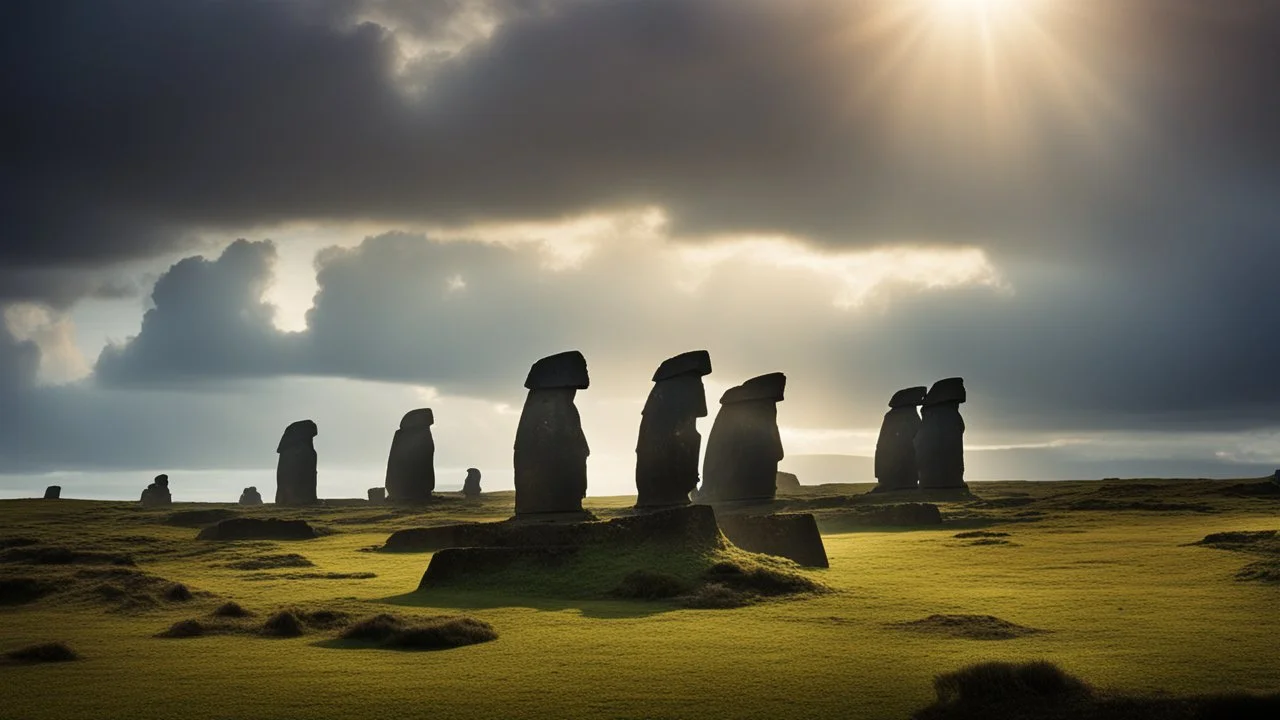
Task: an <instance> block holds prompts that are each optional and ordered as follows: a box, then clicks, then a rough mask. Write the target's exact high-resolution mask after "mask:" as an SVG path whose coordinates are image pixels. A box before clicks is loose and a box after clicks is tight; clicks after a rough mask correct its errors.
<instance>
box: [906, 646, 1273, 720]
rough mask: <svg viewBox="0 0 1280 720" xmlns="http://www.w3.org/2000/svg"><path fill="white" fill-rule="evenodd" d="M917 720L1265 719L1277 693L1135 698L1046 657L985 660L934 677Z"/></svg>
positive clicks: (1268, 716) (1270, 716)
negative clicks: (1100, 686)
mask: <svg viewBox="0 0 1280 720" xmlns="http://www.w3.org/2000/svg"><path fill="white" fill-rule="evenodd" d="M934 691H935V693H936V694H937V701H936V702H934V704H932V705H930V706H929V707H927V708H924V709H922V710H920V711H919V712H917V713H916V714H915V715H913V716H912V717H913V718H914V719H915V720H988V719H991V718H1000V719H1002V720H1068V719H1070V720H1227V719H1228V718H1230V719H1232V720H1254V719H1255V718H1256V719H1257V720H1262V718H1267V719H1268V720H1270V719H1272V718H1276V717H1280V694H1278V695H1247V694H1223V695H1198V696H1191V697H1181V698H1178V697H1139V696H1125V695H1120V694H1116V693H1108V692H1104V691H1099V690H1096V689H1094V688H1093V687H1091V686H1089V685H1088V684H1087V683H1085V682H1084V681H1082V680H1080V679H1079V678H1076V677H1075V676H1073V675H1070V674H1068V673H1066V672H1064V671H1063V670H1062V669H1061V668H1059V667H1058V666H1057V665H1055V664H1053V663H1051V662H1047V661H1042V660H1041V661H1034V662H1025V663H1007V662H986V663H979V664H977V665H970V666H968V667H965V668H961V669H960V670H957V671H955V672H950V673H946V674H943V675H939V676H938V677H937V678H935V680H934Z"/></svg>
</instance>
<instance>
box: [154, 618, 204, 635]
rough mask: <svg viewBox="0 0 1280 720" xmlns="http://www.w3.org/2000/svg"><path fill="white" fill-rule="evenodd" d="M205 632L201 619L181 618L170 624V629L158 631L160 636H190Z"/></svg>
mask: <svg viewBox="0 0 1280 720" xmlns="http://www.w3.org/2000/svg"><path fill="white" fill-rule="evenodd" d="M204 634H205V627H204V625H201V624H200V621H199V620H179V621H178V622H176V623H174V624H172V625H170V626H169V629H168V630H165V631H164V632H159V633H156V637H158V638H190V637H199V636H201V635H204Z"/></svg>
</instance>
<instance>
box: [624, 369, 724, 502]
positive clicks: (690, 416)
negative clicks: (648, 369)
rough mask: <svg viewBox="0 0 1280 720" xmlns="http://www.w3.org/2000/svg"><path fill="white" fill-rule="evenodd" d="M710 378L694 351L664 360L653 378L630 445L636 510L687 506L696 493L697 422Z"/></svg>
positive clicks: (702, 412) (703, 409)
mask: <svg viewBox="0 0 1280 720" xmlns="http://www.w3.org/2000/svg"><path fill="white" fill-rule="evenodd" d="M710 372H711V355H710V354H709V353H708V352H707V351H706V350H694V351H692V352H687V353H684V354H681V355H677V356H675V357H673V358H669V359H667V360H666V361H664V362H663V363H662V364H661V365H659V366H658V370H657V372H655V373H654V374H653V382H654V386H653V389H652V390H650V391H649V399H648V400H647V401H645V404H644V409H643V410H642V411H641V416H640V437H639V439H638V440H637V442H636V507H641V508H643V507H669V506H672V505H687V504H688V503H689V493H690V492H692V491H693V490H694V489H695V488H697V487H698V455H699V453H700V452H701V450H702V436H701V435H699V434H698V428H697V420H698V418H700V417H706V416H707V392H706V390H705V389H704V388H703V387H702V377H703V376H704V375H707V374H709V373H710Z"/></svg>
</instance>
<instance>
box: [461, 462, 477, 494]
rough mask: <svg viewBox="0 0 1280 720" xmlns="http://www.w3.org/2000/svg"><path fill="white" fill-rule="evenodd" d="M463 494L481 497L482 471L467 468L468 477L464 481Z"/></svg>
mask: <svg viewBox="0 0 1280 720" xmlns="http://www.w3.org/2000/svg"><path fill="white" fill-rule="evenodd" d="M462 494H463V495H465V496H467V497H469V498H472V499H475V498H478V497H480V471H479V470H477V469H475V468H467V479H466V480H463V481H462Z"/></svg>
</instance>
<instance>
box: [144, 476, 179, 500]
mask: <svg viewBox="0 0 1280 720" xmlns="http://www.w3.org/2000/svg"><path fill="white" fill-rule="evenodd" d="M139 500H140V501H141V502H142V504H143V505H146V506H148V507H153V506H156V505H172V504H173V495H172V494H170V493H169V476H168V475H164V474H160V475H157V476H156V479H155V482H153V483H151V484H150V485H148V486H147V487H146V489H145V490H143V491H142V497H141V498H139Z"/></svg>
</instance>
